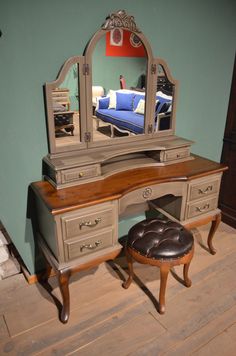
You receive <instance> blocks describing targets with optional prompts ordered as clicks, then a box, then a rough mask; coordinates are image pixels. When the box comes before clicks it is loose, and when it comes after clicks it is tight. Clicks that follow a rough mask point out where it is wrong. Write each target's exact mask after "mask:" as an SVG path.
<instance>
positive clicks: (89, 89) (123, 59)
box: [45, 10, 177, 154]
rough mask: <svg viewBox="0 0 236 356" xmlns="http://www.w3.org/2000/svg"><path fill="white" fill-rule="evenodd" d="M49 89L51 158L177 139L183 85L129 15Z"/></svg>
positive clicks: (109, 26) (120, 16) (106, 28)
mask: <svg viewBox="0 0 236 356" xmlns="http://www.w3.org/2000/svg"><path fill="white" fill-rule="evenodd" d="M45 89H46V107H47V120H48V130H49V146H50V147H49V149H50V153H51V154H56V153H60V152H71V151H76V150H80V149H89V148H94V147H106V148H107V146H109V145H117V144H121V145H122V144H127V143H129V144H131V145H132V142H135V143H137V141H143V140H150V139H151V138H152V137H157V136H160V137H164V136H169V135H173V133H174V129H175V120H174V117H175V105H176V91H177V82H176V81H175V80H174V79H173V78H172V76H171V74H170V72H169V70H168V67H167V65H166V63H165V62H164V61H163V60H161V59H159V58H153V55H152V50H151V47H150V45H149V43H148V41H147V39H146V38H145V36H144V35H143V34H142V32H141V31H140V30H139V29H138V28H137V26H136V24H135V21H134V19H133V17H132V16H128V15H127V14H126V13H125V11H123V10H122V11H118V12H117V13H113V14H111V15H110V16H109V17H108V18H107V19H106V22H105V24H104V25H103V26H102V27H101V29H100V30H99V31H97V32H96V33H95V35H94V36H93V38H92V39H91V41H90V42H89V44H88V46H87V48H86V50H85V53H84V56H78V57H72V58H70V59H68V60H67V61H66V63H65V64H64V65H63V67H62V69H61V71H60V73H59V75H58V78H57V79H56V80H55V81H54V82H51V83H46V85H45Z"/></svg>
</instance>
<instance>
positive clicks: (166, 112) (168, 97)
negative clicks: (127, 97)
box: [154, 64, 174, 132]
mask: <svg viewBox="0 0 236 356" xmlns="http://www.w3.org/2000/svg"><path fill="white" fill-rule="evenodd" d="M157 78H158V79H157V90H156V106H155V121H154V132H158V131H163V130H169V129H170V128H171V126H172V101H173V95H174V85H173V84H172V83H171V82H170V81H169V80H168V77H167V75H166V72H165V69H164V67H163V66H162V65H160V64H159V65H158V77H157Z"/></svg>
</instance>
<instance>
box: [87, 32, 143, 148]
mask: <svg viewBox="0 0 236 356" xmlns="http://www.w3.org/2000/svg"><path fill="white" fill-rule="evenodd" d="M92 68H93V77H92V107H93V111H92V112H93V115H92V120H93V141H99V140H111V139H114V138H117V137H123V136H136V135H140V134H143V133H144V129H145V88H146V83H145V78H146V70H147V54H146V50H145V48H144V46H143V44H142V42H141V40H140V38H139V37H138V36H137V35H136V34H134V33H133V32H131V31H128V30H123V29H118V28H116V29H114V30H111V31H108V32H107V33H106V34H105V35H104V36H103V37H101V38H100V40H99V41H98V43H97V44H96V47H95V49H94V52H93V56H92Z"/></svg>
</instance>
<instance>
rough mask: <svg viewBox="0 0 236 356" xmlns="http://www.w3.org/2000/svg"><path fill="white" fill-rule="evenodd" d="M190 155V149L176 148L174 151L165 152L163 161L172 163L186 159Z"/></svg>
mask: <svg viewBox="0 0 236 356" xmlns="http://www.w3.org/2000/svg"><path fill="white" fill-rule="evenodd" d="M189 155H190V149H189V148H188V147H184V148H178V149H174V150H167V151H165V153H164V157H163V161H173V160H176V159H181V158H185V157H188V156H189Z"/></svg>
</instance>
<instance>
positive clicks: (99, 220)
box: [79, 218, 102, 230]
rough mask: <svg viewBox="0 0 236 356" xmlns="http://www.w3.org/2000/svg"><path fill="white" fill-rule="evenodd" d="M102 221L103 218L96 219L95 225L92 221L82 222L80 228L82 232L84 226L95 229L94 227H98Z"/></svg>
mask: <svg viewBox="0 0 236 356" xmlns="http://www.w3.org/2000/svg"><path fill="white" fill-rule="evenodd" d="M101 221H102V219H101V218H96V219H95V220H94V223H93V222H92V221H91V220H89V221H82V222H81V223H80V224H79V228H80V230H81V229H82V227H83V226H88V227H94V226H97V224H99V223H100V222H101Z"/></svg>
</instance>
